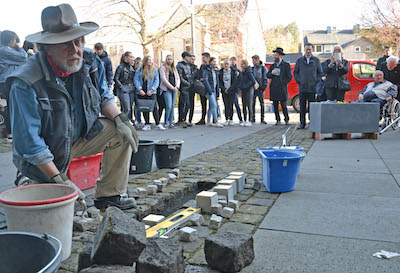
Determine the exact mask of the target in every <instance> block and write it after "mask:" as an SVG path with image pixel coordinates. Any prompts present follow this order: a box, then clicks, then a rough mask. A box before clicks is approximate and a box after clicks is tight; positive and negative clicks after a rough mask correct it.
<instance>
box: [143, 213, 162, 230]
mask: <svg viewBox="0 0 400 273" xmlns="http://www.w3.org/2000/svg"><path fill="white" fill-rule="evenodd" d="M164 219H165V216H164V215H157V214H149V215H147V216H146V217H144V218H143V219H142V222H143V223H144V224H145V225H148V226H151V227H152V226H154V225H156V224H157V223H159V222H161V221H162V220H164Z"/></svg>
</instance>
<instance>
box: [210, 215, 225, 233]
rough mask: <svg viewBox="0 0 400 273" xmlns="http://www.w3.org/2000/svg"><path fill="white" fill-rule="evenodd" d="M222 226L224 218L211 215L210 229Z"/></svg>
mask: <svg viewBox="0 0 400 273" xmlns="http://www.w3.org/2000/svg"><path fill="white" fill-rule="evenodd" d="M221 224H222V217H221V216H217V215H215V214H213V215H211V218H210V222H209V223H208V227H209V228H211V229H215V230H216V229H218V228H219V227H220V226H221Z"/></svg>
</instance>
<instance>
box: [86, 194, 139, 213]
mask: <svg viewBox="0 0 400 273" xmlns="http://www.w3.org/2000/svg"><path fill="white" fill-rule="evenodd" d="M94 206H95V207H96V208H98V209H106V208H108V207H111V206H114V207H117V208H119V209H122V210H125V209H132V208H134V207H136V200H135V198H133V197H129V198H124V197H121V196H119V195H114V196H109V197H99V198H97V199H95V200H94Z"/></svg>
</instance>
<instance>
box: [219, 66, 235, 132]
mask: <svg viewBox="0 0 400 273" xmlns="http://www.w3.org/2000/svg"><path fill="white" fill-rule="evenodd" d="M219 86H220V88H221V93H222V99H223V101H224V106H225V119H226V122H225V124H224V125H231V126H232V125H233V104H234V103H235V96H236V94H237V92H238V86H239V71H237V70H236V69H234V68H233V67H232V68H231V67H230V64H229V61H228V60H225V61H224V68H223V69H221V70H220V71H219Z"/></svg>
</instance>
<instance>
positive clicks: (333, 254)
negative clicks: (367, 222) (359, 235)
mask: <svg viewBox="0 0 400 273" xmlns="http://www.w3.org/2000/svg"><path fill="white" fill-rule="evenodd" d="M381 249H384V250H388V251H395V252H397V251H398V250H399V246H398V245H397V244H395V243H389V242H376V241H368V240H357V239H345V238H338V237H329V236H319V235H309V234H301V233H291V232H281V231H270V230H262V229H259V230H258V231H257V232H256V233H255V235H254V252H255V256H256V257H255V259H254V261H253V263H252V264H251V265H249V266H248V267H246V268H244V269H243V270H242V271H241V272H243V273H254V272H279V273H300V272H301V273H304V272H307V273H321V272H324V273H338V272H351V273H366V272H371V273H376V272H380V273H393V272H400V259H399V258H398V257H395V258H392V259H390V260H381V259H378V258H376V257H373V256H372V254H373V253H375V252H378V251H380V250H381Z"/></svg>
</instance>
